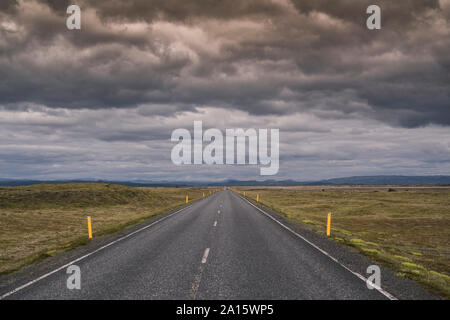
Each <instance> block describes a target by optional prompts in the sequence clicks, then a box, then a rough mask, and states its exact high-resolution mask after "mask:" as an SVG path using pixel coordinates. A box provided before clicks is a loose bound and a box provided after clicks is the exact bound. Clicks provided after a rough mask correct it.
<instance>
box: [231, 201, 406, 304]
mask: <svg viewBox="0 0 450 320" xmlns="http://www.w3.org/2000/svg"><path fill="white" fill-rule="evenodd" d="M238 196H239V197H240V198H241V199H243V200H245V201H247V202H248V203H249V204H250V205H251V206H253V207H254V208H256V209H258V210H259V211H260V212H262V213H263V214H264V215H266V216H267V217H269V218H270V219H272V220H273V221H275V222H276V223H278V224H279V225H280V226H282V227H283V228H285V229H286V230H288V231H290V232H291V233H293V234H295V235H296V236H297V237H299V238H300V239H302V240H303V241H305V242H306V243H308V244H309V245H311V246H312V247H314V248H316V249H317V250H319V251H320V252H321V253H323V254H324V255H326V256H327V257H329V258H330V259H331V260H333V261H334V262H336V263H337V264H339V265H340V266H341V267H343V268H344V269H345V270H347V271H349V272H351V273H353V274H354V275H355V276H357V277H358V278H359V279H361V280H362V281H364V282H365V283H366V284H369V285H371V286H372V287H373V288H375V289H376V290H377V291H379V292H380V293H381V294H383V295H384V296H385V297H387V298H388V299H389V300H398V299H397V298H396V297H394V296H393V295H392V294H390V293H389V292H387V291H386V290H384V289H382V288H380V287H379V286H377V285H375V284H373V283H372V282H370V281H368V280H367V279H366V278H365V277H364V276H362V275H361V274H359V273H357V272H355V271H352V270H351V269H349V268H348V267H346V266H345V265H343V264H342V263H341V262H339V260H338V259H336V258H335V257H333V256H332V255H330V254H329V253H328V252H326V251H325V250H323V249H321V248H319V247H318V246H316V245H315V244H314V243H312V242H311V241H309V240H308V239H306V238H305V237H303V236H301V235H299V234H298V233H297V232H295V231H294V230H292V229H291V228H289V227H288V226H286V225H284V224H283V223H281V222H280V221H278V220H277V219H275V218H274V217H272V216H271V215H270V214H268V213H267V212H265V211H264V210H262V209H261V208H258V207H257V206H255V205H254V204H253V203H251V202H250V201H249V200H247V199H246V198H244V197H242V196H240V195H238Z"/></svg>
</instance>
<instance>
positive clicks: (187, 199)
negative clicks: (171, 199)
mask: <svg viewBox="0 0 450 320" xmlns="http://www.w3.org/2000/svg"><path fill="white" fill-rule="evenodd" d="M186 203H189V196H188V195H186Z"/></svg>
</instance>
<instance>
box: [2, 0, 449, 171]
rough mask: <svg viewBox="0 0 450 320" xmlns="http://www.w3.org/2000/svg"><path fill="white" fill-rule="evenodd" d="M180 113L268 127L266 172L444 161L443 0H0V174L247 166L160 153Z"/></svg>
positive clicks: (425, 165) (392, 167) (189, 118)
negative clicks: (376, 24)
mask: <svg viewBox="0 0 450 320" xmlns="http://www.w3.org/2000/svg"><path fill="white" fill-rule="evenodd" d="M70 4H77V5H79V6H80V7H81V10H82V13H81V14H82V30H72V31H69V30H67V28H66V18H67V14H66V9H67V7H68V5H70ZM371 4H378V5H379V6H380V7H381V8H382V28H381V30H373V31H371V30H368V29H367V28H366V18H367V17H368V15H367V14H366V8H367V7H368V6H369V5H371ZM194 120H202V121H203V125H204V127H205V128H210V127H214V128H219V129H222V130H224V129H225V128H279V129H280V170H279V173H278V174H277V175H276V176H274V177H271V178H275V179H287V178H290V179H297V180H313V179H322V178H333V177H343V176H353V175H376V174H405V175H433V174H449V173H450V0H402V1H392V0H389V1H387V0H379V1H378V0H370V1H366V0H339V1H336V0H221V1H214V0H152V1H149V0H133V1H121V0H70V1H65V0H1V2H0V178H33V179H72V178H92V179H121V180H131V179H142V180H171V179H176V180H213V179H227V178H237V179H260V178H261V177H260V176H259V169H258V167H255V166H206V165H203V166H175V165H173V164H172V162H171V159H170V153H171V149H172V147H173V146H174V143H172V142H171V141H170V136H171V133H172V130H174V129H175V128H186V129H189V130H191V131H192V130H193V121H194Z"/></svg>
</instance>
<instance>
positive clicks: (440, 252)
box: [235, 186, 450, 299]
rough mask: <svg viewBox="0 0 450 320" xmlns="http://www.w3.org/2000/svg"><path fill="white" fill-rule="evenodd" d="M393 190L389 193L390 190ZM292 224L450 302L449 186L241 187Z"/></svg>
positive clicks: (239, 189)
mask: <svg viewBox="0 0 450 320" xmlns="http://www.w3.org/2000/svg"><path fill="white" fill-rule="evenodd" d="M389 189H391V190H390V191H389ZM235 191H238V192H244V191H245V192H246V196H247V197H248V198H251V199H256V195H257V194H259V197H260V202H261V203H262V204H264V205H265V206H267V207H269V208H271V209H273V210H274V211H277V212H279V213H280V214H282V215H283V216H285V217H286V218H288V219H289V220H291V221H293V222H295V223H299V224H301V225H303V226H304V227H306V228H308V229H310V230H313V231H316V232H318V233H321V234H323V235H325V231H326V217H327V214H328V213H329V212H331V213H332V219H331V221H332V223H331V226H332V229H331V231H332V232H331V233H332V235H331V237H330V239H331V240H334V241H336V242H339V243H341V244H344V245H346V246H350V247H352V248H355V249H356V250H358V251H359V252H361V253H362V254H365V255H367V256H369V257H371V258H372V260H374V261H376V262H379V263H380V264H383V265H386V266H389V267H391V268H392V269H394V270H397V271H398V274H397V275H398V276H401V277H407V278H410V279H413V280H415V281H417V282H419V283H421V284H422V285H424V287H426V288H428V289H429V290H430V291H432V292H434V293H437V294H439V295H441V296H443V297H444V298H446V299H449V298H450V188H420V187H395V186H391V187H335V186H333V187H327V186H323V187H240V188H235Z"/></svg>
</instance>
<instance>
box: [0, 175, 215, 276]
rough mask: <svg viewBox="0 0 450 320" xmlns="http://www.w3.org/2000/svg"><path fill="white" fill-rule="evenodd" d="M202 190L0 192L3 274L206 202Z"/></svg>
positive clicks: (109, 187)
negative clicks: (187, 204)
mask: <svg viewBox="0 0 450 320" xmlns="http://www.w3.org/2000/svg"><path fill="white" fill-rule="evenodd" d="M203 192H209V190H207V189H201V188H133V187H126V186H119V185H113V184H101V183H77V184H63V185H46V184H42V185H35V186H26V187H0V274H5V273H10V272H12V271H15V270H18V269H20V268H21V267H23V266H25V265H27V264H30V263H33V262H36V261H40V260H42V259H44V258H46V257H48V256H51V255H54V254H58V253H60V252H63V251H66V250H69V249H72V248H74V247H76V246H78V245H81V244H85V243H87V242H88V241H89V240H88V238H87V221H86V217H87V216H91V217H92V224H93V233H94V237H98V236H101V235H105V234H108V233H112V232H114V231H117V230H119V229H122V228H125V227H128V226H131V225H134V224H137V223H139V222H142V221H144V220H145V219H147V218H149V217H151V216H154V215H156V214H160V213H164V212H167V211H169V210H171V209H174V208H177V207H180V206H182V205H183V204H184V203H185V196H186V194H188V195H189V199H190V200H196V199H198V198H200V197H202V193H203Z"/></svg>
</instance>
